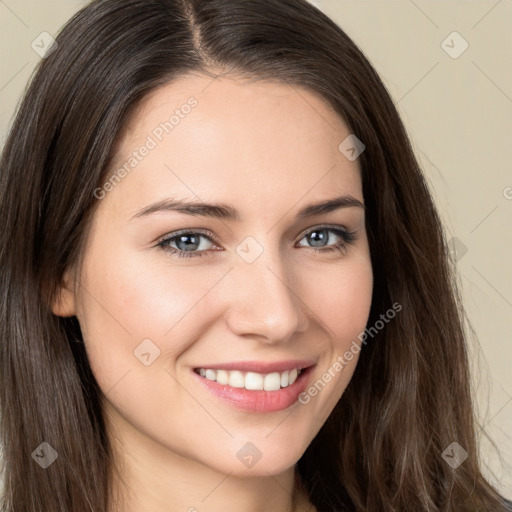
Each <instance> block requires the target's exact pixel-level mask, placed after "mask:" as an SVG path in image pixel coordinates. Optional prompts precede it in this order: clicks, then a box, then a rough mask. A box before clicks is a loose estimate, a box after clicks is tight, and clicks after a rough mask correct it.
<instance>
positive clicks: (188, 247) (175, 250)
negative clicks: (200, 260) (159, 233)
mask: <svg viewBox="0 0 512 512" xmlns="http://www.w3.org/2000/svg"><path fill="white" fill-rule="evenodd" d="M212 238H214V236H213V233H212V232H211V231H209V232H208V235H206V234H204V233H202V232H200V231H178V232H177V233H175V234H173V235H172V236H169V237H166V238H164V239H163V240H161V241H160V242H159V243H158V247H161V248H162V249H163V250H164V251H166V252H169V253H170V254H176V255H177V256H178V257H179V258H191V257H195V256H202V255H203V253H204V251H206V250H208V249H209V247H208V242H210V243H212V244H213V241H212ZM201 239H203V240H208V242H206V243H202V242H201ZM171 244H175V245H176V247H173V246H172V245H171ZM205 246H206V247H205ZM199 249H200V251H199Z"/></svg>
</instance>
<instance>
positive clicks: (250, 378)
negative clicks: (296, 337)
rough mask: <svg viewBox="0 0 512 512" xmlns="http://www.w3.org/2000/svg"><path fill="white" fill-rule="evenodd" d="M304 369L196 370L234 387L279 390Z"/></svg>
mask: <svg viewBox="0 0 512 512" xmlns="http://www.w3.org/2000/svg"><path fill="white" fill-rule="evenodd" d="M304 370H305V368H293V369H291V370H285V371H283V372H271V373H256V372H242V371H239V370H214V369H211V368H196V369H194V372H196V373H197V374H198V375H200V376H201V377H204V378H205V379H208V380H210V381H214V382H217V383H218V384H221V385H227V386H231V387H233V388H245V389H247V390H250V391H278V390H279V389H283V388H287V387H289V386H291V385H292V384H293V383H294V382H295V381H296V380H297V378H298V377H299V376H300V375H301V373H302V372H303V371H304Z"/></svg>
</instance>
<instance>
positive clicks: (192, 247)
mask: <svg viewBox="0 0 512 512" xmlns="http://www.w3.org/2000/svg"><path fill="white" fill-rule="evenodd" d="M187 239H196V240H195V241H194V242H192V243H189V242H186V240H187ZM181 242H183V243H185V249H182V248H181V247H180V246H179V244H180V243H181ZM176 245H177V246H178V248H179V249H181V250H187V247H188V248H191V249H192V250H193V249H197V247H196V246H197V245H198V242H197V236H195V235H192V236H190V235H181V236H180V237H179V239H178V241H177V242H176Z"/></svg>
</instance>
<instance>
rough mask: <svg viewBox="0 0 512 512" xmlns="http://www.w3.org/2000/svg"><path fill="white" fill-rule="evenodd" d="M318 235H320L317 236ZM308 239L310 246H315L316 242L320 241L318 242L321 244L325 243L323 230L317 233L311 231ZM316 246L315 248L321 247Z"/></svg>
mask: <svg viewBox="0 0 512 512" xmlns="http://www.w3.org/2000/svg"><path fill="white" fill-rule="evenodd" d="M319 234H320V235H319ZM309 237H310V243H311V245H313V246H315V244H316V243H317V242H318V241H320V242H322V240H323V241H325V238H326V237H325V229H323V230H319V231H313V232H312V233H310V234H309ZM314 238H316V240H315V239H314ZM316 246H317V247H318V246H320V247H321V246H322V244H321V243H320V244H318V245H316Z"/></svg>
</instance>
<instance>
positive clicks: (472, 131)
mask: <svg viewBox="0 0 512 512" xmlns="http://www.w3.org/2000/svg"><path fill="white" fill-rule="evenodd" d="M311 3H313V4H315V5H317V6H318V7H319V8H320V9H322V10H323V11H324V12H325V13H326V14H328V15H329V16H331V17H332V18H333V19H334V20H335V21H336V22H337V23H338V24H339V25H340V26H341V27H342V28H343V29H344V30H345V31H346V32H347V33H348V35H349V36H351V37H352V38H353V40H354V41H355V42H356V43H357V44H358V45H359V46H360V48H361V49H362V50H363V51H364V52H365V54H366V55H367V56H368V58H369V59H370V61H371V62H372V63H373V65H374V66H375V67H376V69H377V70H378V72H379V73H380V75H381V76H382V78H383V80H384V83H385V84H386V86H387V87H388V89H389V91H390V93H391V94H392V96H393V98H394V100H395V102H396V104H397V107H398V109H399V111H400V113H401V115H402V118H403V120H404V122H405V124H406V126H407V128H408V130H409V133H410V135H411V138H412V140H413V144H414V147H415V150H416V153H417V156H418V158H419V159H420V160H421V162H422V163H423V168H424V170H425V173H426V175H427V178H428V181H429V183H430V185H431V188H432V190H433V193H434V196H435V198H436V201H437V204H438V206H439V209H440V211H441V213H442V217H443V220H444V222H445V226H446V229H447V231H448V233H449V237H450V238H451V237H456V238H457V239H458V242H457V247H459V252H458V255H457V257H458V258H459V259H458V262H457V265H458V271H459V276H460V281H461V284H462V289H463V294H464V301H465V304H466V307H467V312H468V316H469V318H470V321H471V322H472V324H473V326H474V328H475V330H476V333H477V335H478V341H476V342H473V343H472V345H471V350H472V361H473V374H474V385H475V390H476V393H477V396H478V401H477V404H478V414H479V417H480V419H481V423H482V425H484V431H483V432H484V434H488V435H489V436H490V437H491V438H492V439H493V440H494V441H495V442H496V446H497V450H495V449H493V448H492V446H491V444H490V443H489V441H488V440H487V438H486V437H485V435H484V436H483V439H482V443H481V455H482V459H483V460H484V462H485V463H486V464H487V465H488V466H489V473H488V474H489V478H490V479H491V480H492V481H493V482H494V483H495V484H496V485H497V486H498V487H499V488H500V490H501V492H502V493H503V494H504V495H505V496H507V497H508V498H510V499H512V343H511V341H512V336H511V332H512V270H511V269H512V265H511V262H512V230H511V227H510V223H511V220H512V172H511V169H512V168H511V161H512V158H511V157H512V155H511V153H512V143H511V141H512V137H511V136H512V66H511V64H512V30H511V27H512V1H511V0H492V1H471V0H467V1H459V2H454V1H444V0H439V1H426V0H415V1H413V0H395V1H389V0H378V1H366V0H357V1H346V0H320V1H312V2H311ZM82 5H84V2H81V1H76V0H75V1H72V0H68V1H44V2H43V1H16V0H0V112H1V120H0V138H1V140H2V145H3V141H4V140H5V135H6V133H7V130H8V127H9V125H10V122H11V118H12V114H13V112H14V110H15V107H16V104H17V102H18V100H19V98H20V94H21V93H22V91H23V89H24V87H25V85H26V83H27V81H28V79H29V77H30V75H31V73H32V70H33V68H34V66H35V65H36V64H37V62H38V61H39V59H40V57H39V56H38V55H37V53H35V51H34V50H32V48H31V43H32V41H33V40H34V39H35V38H36V37H37V36H38V35H39V34H41V32H43V31H46V32H49V33H50V34H52V35H55V34H56V32H57V31H58V29H59V27H60V26H61V25H62V24H63V23H64V22H65V21H66V20H67V19H68V18H69V17H70V16H71V15H72V14H73V13H74V12H75V11H76V10H78V9H79V8H80V7H81V6H82ZM454 31H456V32H458V33H459V34H460V36H457V35H455V36H454V35H450V34H452V33H453V32H454ZM448 36H449V37H448ZM447 37H448V39H447ZM443 41H445V43H443ZM464 41H466V42H467V44H468V48H467V49H466V51H464V52H463V53H461V54H460V56H458V57H457V58H452V57H451V56H450V55H449V54H448V53H447V52H446V51H445V49H446V50H447V51H448V52H451V53H452V55H457V54H458V53H459V52H460V51H461V50H462V49H463V48H464V45H465V43H464ZM466 250H467V252H464V251H466ZM498 452H499V453H501V454H502V457H503V463H504V466H503V465H502V464H500V461H499V456H498ZM490 471H492V472H494V476H493V475H492V474H491V473H490Z"/></svg>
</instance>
